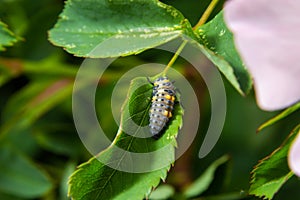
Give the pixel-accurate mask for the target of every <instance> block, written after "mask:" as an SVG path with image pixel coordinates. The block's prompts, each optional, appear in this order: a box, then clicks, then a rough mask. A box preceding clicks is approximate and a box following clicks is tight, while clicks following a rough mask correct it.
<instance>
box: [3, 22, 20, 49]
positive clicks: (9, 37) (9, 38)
mask: <svg viewBox="0 0 300 200" xmlns="http://www.w3.org/2000/svg"><path fill="white" fill-rule="evenodd" d="M17 41H18V39H17V37H16V36H15V35H14V34H13V33H12V32H11V31H10V30H8V29H7V25H6V24H4V23H3V22H1V21H0V51H4V50H5V48H4V46H12V45H13V44H14V43H15V42H17Z"/></svg>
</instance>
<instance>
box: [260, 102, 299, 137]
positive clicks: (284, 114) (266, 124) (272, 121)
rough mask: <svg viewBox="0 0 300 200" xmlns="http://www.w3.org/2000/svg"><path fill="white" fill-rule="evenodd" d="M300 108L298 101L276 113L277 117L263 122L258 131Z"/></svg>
mask: <svg viewBox="0 0 300 200" xmlns="http://www.w3.org/2000/svg"><path fill="white" fill-rule="evenodd" d="M299 108H300V102H299V103H296V104H295V105H293V106H291V107H289V108H287V109H285V110H284V111H282V112H281V113H280V114H278V115H276V116H275V117H273V118H271V119H269V120H268V121H266V122H265V123H263V124H262V125H260V126H259V127H258V129H257V132H259V131H261V130H262V129H264V128H266V127H268V126H271V125H272V124H274V123H276V122H278V121H279V120H281V119H283V118H285V117H287V116H289V115H290V114H292V113H293V112H296V111H297V110H298V109H299Z"/></svg>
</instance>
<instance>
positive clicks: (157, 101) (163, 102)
mask: <svg viewBox="0 0 300 200" xmlns="http://www.w3.org/2000/svg"><path fill="white" fill-rule="evenodd" d="M153 85H154V87H153V93H152V104H151V108H150V111H149V115H150V123H149V127H150V132H151V134H152V135H153V138H155V139H157V138H159V137H160V136H161V131H162V130H163V129H164V128H165V126H166V124H167V122H168V121H169V118H171V117H172V111H173V105H174V101H175V87H174V85H173V83H172V82H171V81H170V80H169V79H168V78H167V77H159V78H158V79H156V80H155V81H154V83H153Z"/></svg>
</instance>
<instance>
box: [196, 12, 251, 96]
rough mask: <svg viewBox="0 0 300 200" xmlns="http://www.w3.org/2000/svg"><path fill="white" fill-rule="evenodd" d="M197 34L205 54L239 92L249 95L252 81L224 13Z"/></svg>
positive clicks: (202, 27)
mask: <svg viewBox="0 0 300 200" xmlns="http://www.w3.org/2000/svg"><path fill="white" fill-rule="evenodd" d="M195 32H196V34H197V35H198V36H199V38H200V39H199V42H200V43H201V44H202V45H203V46H204V49H203V53H204V54H205V55H206V56H207V57H208V58H209V59H210V60H211V61H212V62H213V63H214V64H215V65H216V66H217V67H218V68H219V70H220V71H221V72H222V73H223V74H224V75H225V77H226V78H227V79H228V80H229V81H230V83H231V84H232V85H233V86H234V87H235V89H237V91H239V92H240V93H241V94H247V93H248V92H249V91H250V89H251V87H252V80H251V77H250V75H249V73H248V71H247V70H246V67H245V64H244V63H243V61H242V60H241V58H240V56H239V53H238V52H237V50H236V48H235V45H234V41H233V35H232V33H231V32H230V30H229V29H228V28H227V26H226V24H225V22H224V19H223V12H222V11H221V12H220V13H219V14H217V15H216V17H215V18H214V19H213V20H211V21H210V22H208V23H207V24H204V25H203V26H200V27H199V28H198V29H197V30H196V31H195Z"/></svg>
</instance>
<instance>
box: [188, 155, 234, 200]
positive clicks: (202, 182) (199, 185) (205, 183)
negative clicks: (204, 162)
mask: <svg viewBox="0 0 300 200" xmlns="http://www.w3.org/2000/svg"><path fill="white" fill-rule="evenodd" d="M228 161H229V156H228V155H225V156H222V157H221V158H219V159H218V160H216V161H215V162H213V163H212V164H211V165H210V166H209V167H208V168H207V169H206V170H205V172H204V173H203V174H202V175H201V176H200V177H199V178H198V179H197V180H196V181H195V182H194V183H192V184H191V185H190V186H189V187H188V188H186V189H185V191H184V195H185V197H187V198H192V197H196V196H199V195H201V194H202V193H203V192H204V191H206V190H207V189H208V188H209V186H210V185H211V183H212V182H213V180H214V178H215V172H216V170H217V169H218V168H219V167H220V166H222V165H223V164H225V163H227V162H228Z"/></svg>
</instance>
